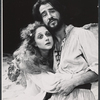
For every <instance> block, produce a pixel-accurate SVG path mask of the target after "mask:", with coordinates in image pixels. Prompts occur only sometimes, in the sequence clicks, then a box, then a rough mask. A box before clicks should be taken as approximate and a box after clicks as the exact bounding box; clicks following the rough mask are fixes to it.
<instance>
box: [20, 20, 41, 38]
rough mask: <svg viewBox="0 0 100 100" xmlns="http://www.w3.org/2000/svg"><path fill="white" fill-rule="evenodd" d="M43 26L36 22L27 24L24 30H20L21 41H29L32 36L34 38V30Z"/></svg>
mask: <svg viewBox="0 0 100 100" xmlns="http://www.w3.org/2000/svg"><path fill="white" fill-rule="evenodd" d="M42 25H43V24H42V23H40V22H38V21H35V22H34V23H32V24H29V25H28V26H27V27H26V28H24V29H22V31H21V35H20V36H21V39H22V40H25V39H27V40H29V39H30V38H31V37H32V36H34V34H35V30H36V29H37V28H38V27H40V26H42Z"/></svg>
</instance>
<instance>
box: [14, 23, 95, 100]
mask: <svg viewBox="0 0 100 100" xmlns="http://www.w3.org/2000/svg"><path fill="white" fill-rule="evenodd" d="M21 36H22V38H23V39H24V42H23V44H22V45H21V46H20V48H19V49H18V50H16V51H15V52H14V60H13V61H12V62H13V64H14V66H17V67H19V68H20V70H21V71H23V73H24V75H25V76H26V82H27V87H26V89H25V92H24V93H23V94H22V95H20V96H18V97H17V98H16V99H13V100H44V97H45V95H46V92H50V93H53V98H51V99H50V100H74V98H73V97H74V95H75V94H76V92H78V91H74V92H72V93H71V94H70V95H69V96H63V95H59V96H56V95H58V94H59V88H56V87H57V86H58V85H59V83H60V82H61V81H63V80H69V79H71V78H72V76H73V75H72V74H67V73H64V74H61V73H54V72H53V70H52V48H53V44H54V41H53V38H52V36H51V34H50V32H49V31H48V30H47V29H46V28H45V27H44V25H41V24H40V25H35V26H34V25H29V26H28V27H27V28H26V29H24V30H23V31H22V34H21ZM81 73H83V72H81ZM78 74H80V73H78ZM76 75H77V74H76ZM76 90H78V89H76ZM79 94H80V93H79ZM81 95H84V94H80V96H81ZM55 97H57V98H55ZM91 98H92V99H91ZM88 100H95V99H94V97H93V96H92V95H90V99H88Z"/></svg>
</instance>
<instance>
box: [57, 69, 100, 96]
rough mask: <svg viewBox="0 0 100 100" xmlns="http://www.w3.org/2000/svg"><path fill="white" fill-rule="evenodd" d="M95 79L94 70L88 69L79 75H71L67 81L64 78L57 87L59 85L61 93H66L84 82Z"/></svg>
mask: <svg viewBox="0 0 100 100" xmlns="http://www.w3.org/2000/svg"><path fill="white" fill-rule="evenodd" d="M96 80H98V75H97V74H96V73H95V72H93V71H91V70H89V71H87V72H85V73H83V74H81V75H78V76H75V77H73V78H72V79H70V80H69V81H66V80H64V81H63V82H62V83H61V84H60V85H59V86H58V87H60V86H61V88H60V90H59V91H60V92H61V93H62V94H63V95H68V94H70V93H71V92H72V91H73V89H74V88H75V87H77V86H79V85H83V84H86V83H91V82H94V81H96Z"/></svg>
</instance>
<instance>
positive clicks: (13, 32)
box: [3, 0, 98, 53]
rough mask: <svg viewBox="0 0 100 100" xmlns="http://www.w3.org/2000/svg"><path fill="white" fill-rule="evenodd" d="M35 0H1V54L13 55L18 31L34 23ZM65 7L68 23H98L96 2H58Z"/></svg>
mask: <svg viewBox="0 0 100 100" xmlns="http://www.w3.org/2000/svg"><path fill="white" fill-rule="evenodd" d="M36 1H37V0H3V52H4V53H13V52H14V50H16V49H17V48H18V47H19V45H20V43H21V39H20V30H21V29H22V28H24V27H26V26H27V25H28V24H29V23H33V22H34V17H33V16H32V6H33V4H34V3H35V2H36ZM58 1H60V2H61V3H62V4H63V5H65V6H66V7H67V10H66V12H65V13H66V14H67V15H68V18H69V23H71V24H73V25H75V26H83V25H84V24H88V23H94V22H95V23H97V22H98V7H97V6H98V0H58Z"/></svg>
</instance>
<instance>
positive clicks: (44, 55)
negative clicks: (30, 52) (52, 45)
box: [40, 49, 49, 58]
mask: <svg viewBox="0 0 100 100" xmlns="http://www.w3.org/2000/svg"><path fill="white" fill-rule="evenodd" d="M40 52H41V55H42V57H44V58H46V57H48V54H49V50H42V49H40Z"/></svg>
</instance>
